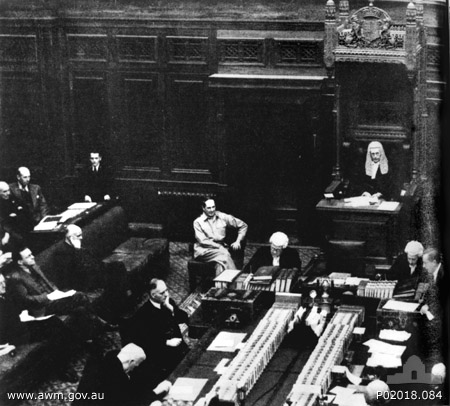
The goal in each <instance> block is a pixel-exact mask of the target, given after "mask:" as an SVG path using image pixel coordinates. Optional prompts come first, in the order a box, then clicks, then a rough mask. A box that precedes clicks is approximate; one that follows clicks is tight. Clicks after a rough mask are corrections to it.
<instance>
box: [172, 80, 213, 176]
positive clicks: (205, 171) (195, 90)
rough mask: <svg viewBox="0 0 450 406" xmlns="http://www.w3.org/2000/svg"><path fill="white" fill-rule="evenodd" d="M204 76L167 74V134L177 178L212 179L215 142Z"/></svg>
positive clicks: (173, 174)
mask: <svg viewBox="0 0 450 406" xmlns="http://www.w3.org/2000/svg"><path fill="white" fill-rule="evenodd" d="M206 79H207V78H206V76H198V75H181V74H178V75H172V74H170V75H168V77H167V82H168V87H167V100H168V103H169V104H168V108H169V111H170V114H169V115H168V118H169V120H168V123H167V124H168V125H167V128H166V130H167V137H168V145H170V147H169V150H170V160H171V163H170V167H171V176H172V177H173V178H174V179H179V180H193V181H195V180H198V181H211V171H210V168H211V166H212V165H214V161H213V159H212V158H213V151H214V146H213V145H212V144H211V140H210V138H209V137H208V134H209V128H208V124H209V123H208V106H207V101H208V97H207V81H206Z"/></svg>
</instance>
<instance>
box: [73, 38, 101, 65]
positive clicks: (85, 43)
mask: <svg viewBox="0 0 450 406" xmlns="http://www.w3.org/2000/svg"><path fill="white" fill-rule="evenodd" d="M106 39H107V38H106V35H90V34H89V35H87V34H68V35H67V45H68V48H69V58H70V59H71V60H80V61H81V60H82V61H89V60H91V61H106V58H107V44H106Z"/></svg>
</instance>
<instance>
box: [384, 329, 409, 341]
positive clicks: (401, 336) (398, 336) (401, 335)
mask: <svg viewBox="0 0 450 406" xmlns="http://www.w3.org/2000/svg"><path fill="white" fill-rule="evenodd" d="M409 337H411V333H408V332H407V331H398V330H387V329H385V330H381V331H380V339H381V340H389V341H397V342H404V341H406V340H408V339H409Z"/></svg>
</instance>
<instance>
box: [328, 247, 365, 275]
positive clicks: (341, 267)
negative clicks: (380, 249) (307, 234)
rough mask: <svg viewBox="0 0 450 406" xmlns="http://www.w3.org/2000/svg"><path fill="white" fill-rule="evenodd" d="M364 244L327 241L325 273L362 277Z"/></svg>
mask: <svg viewBox="0 0 450 406" xmlns="http://www.w3.org/2000/svg"><path fill="white" fill-rule="evenodd" d="M365 256H366V242H365V241H352V240H329V241H328V244H327V249H326V261H327V272H329V273H331V272H346V273H351V274H352V275H355V276H356V275H361V276H362V275H364V269H365Z"/></svg>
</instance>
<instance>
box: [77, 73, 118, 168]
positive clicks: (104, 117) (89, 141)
mask: <svg viewBox="0 0 450 406" xmlns="http://www.w3.org/2000/svg"><path fill="white" fill-rule="evenodd" d="M70 80H71V83H70V89H71V102H72V134H73V135H74V137H73V147H74V157H75V162H77V163H85V161H86V157H87V154H88V152H89V150H90V149H92V148H95V149H100V150H102V151H104V150H105V149H106V148H108V147H110V145H109V136H110V128H109V121H108V120H109V116H110V112H109V106H108V102H107V90H106V81H105V78H104V77H103V76H102V75H94V74H92V75H89V74H88V73H87V72H83V73H80V74H73V75H72V77H71V78H70Z"/></svg>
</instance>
